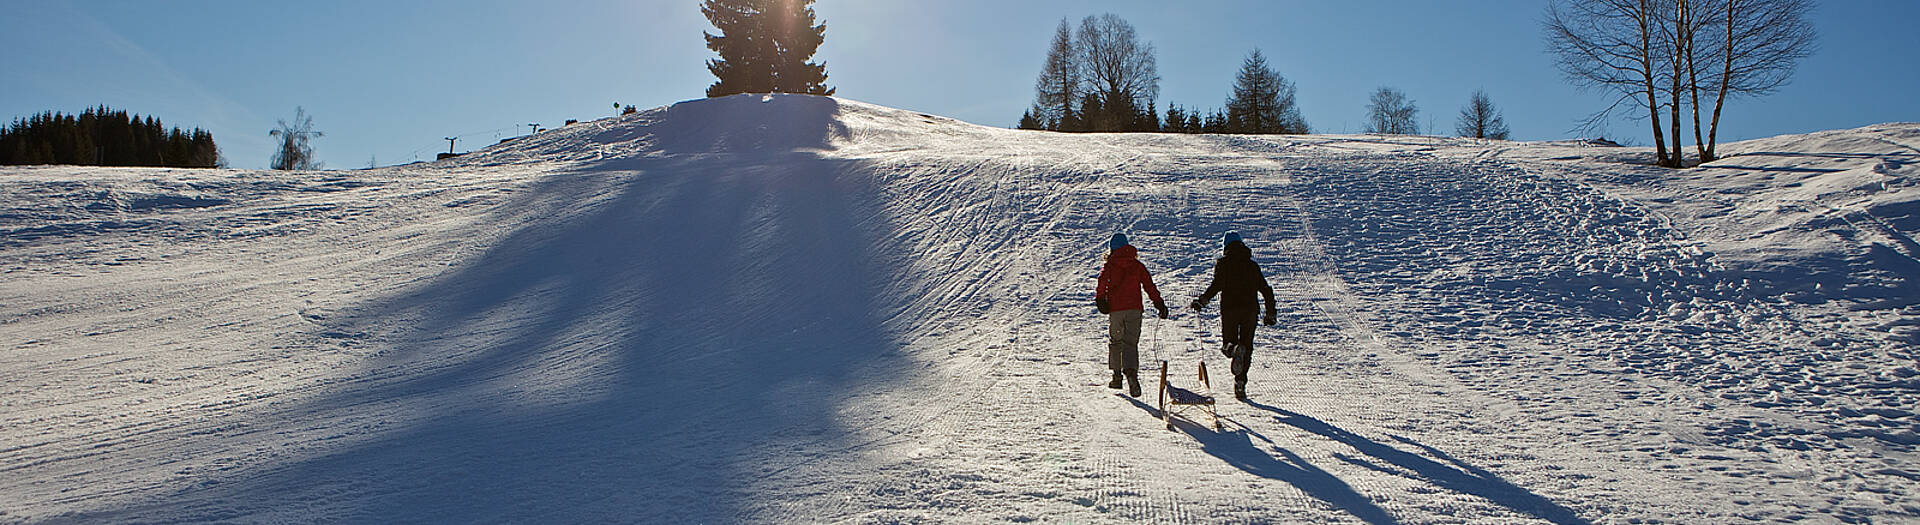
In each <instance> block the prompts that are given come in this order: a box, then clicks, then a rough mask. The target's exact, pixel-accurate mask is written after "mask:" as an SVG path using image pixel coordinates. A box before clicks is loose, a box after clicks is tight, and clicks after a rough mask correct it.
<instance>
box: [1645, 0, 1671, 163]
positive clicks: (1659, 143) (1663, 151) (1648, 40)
mask: <svg viewBox="0 0 1920 525" xmlns="http://www.w3.org/2000/svg"><path fill="white" fill-rule="evenodd" d="M1640 7H1641V9H1640V12H1639V13H1638V15H1639V17H1640V20H1639V22H1640V57H1639V58H1640V65H1641V67H1640V77H1641V82H1642V84H1643V85H1644V86H1645V88H1646V92H1647V120H1649V121H1651V122H1652V123H1653V157H1654V162H1655V163H1656V164H1659V165H1661V166H1667V165H1669V164H1668V162H1667V137H1666V136H1665V135H1663V134H1661V132H1660V100H1659V99H1660V83H1658V82H1654V80H1653V67H1654V65H1653V64H1654V63H1653V30H1654V28H1653V26H1652V24H1653V9H1652V6H1650V5H1649V2H1648V1H1647V0H1641V2H1640Z"/></svg>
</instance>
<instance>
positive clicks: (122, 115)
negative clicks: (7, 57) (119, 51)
mask: <svg viewBox="0 0 1920 525" xmlns="http://www.w3.org/2000/svg"><path fill="white" fill-rule="evenodd" d="M0 164H8V165H18V164H72V165H84V166H156V167H169V168H214V167H220V166H222V165H223V164H225V163H224V162H223V159H221V158H220V147H219V146H218V145H216V144H214V142H213V133H211V132H208V131H207V130H203V129H200V128H194V129H193V130H192V131H186V130H182V129H180V128H177V127H176V128H173V129H170V130H169V129H167V128H166V127H165V126H162V125H161V123H160V119H156V118H153V117H152V116H148V117H144V118H143V117H141V116H139V115H130V114H128V113H127V112H125V111H119V110H114V109H111V108H108V107H106V106H100V107H96V108H90V109H88V110H86V111H85V112H82V113H80V114H79V115H77V116H76V115H67V114H62V113H55V112H51V111H49V112H46V113H41V114H38V115H34V116H32V117H28V118H24V119H19V120H16V121H14V123H13V125H10V126H7V127H6V128H5V129H3V130H0Z"/></svg>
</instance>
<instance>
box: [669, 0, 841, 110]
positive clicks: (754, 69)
mask: <svg viewBox="0 0 1920 525" xmlns="http://www.w3.org/2000/svg"><path fill="white" fill-rule="evenodd" d="M812 4H813V0H706V2H705V3H703V4H701V6H700V12H701V13H702V14H705V15H706V16H707V20H708V21H711V22H713V27H714V28H716V29H719V30H720V35H718V36H715V35H714V34H712V33H703V34H705V35H706V37H707V49H711V50H713V51H714V52H715V53H719V54H720V58H717V59H711V60H708V61H707V71H710V72H712V73H713V76H715V77H717V78H719V79H720V80H718V81H716V82H714V83H713V85H711V86H707V96H708V97H724V96H727V95H736V94H740V93H804V94H808V95H829V96H830V95H833V92H834V88H830V87H827V85H826V82H827V65H826V64H823V63H814V62H808V61H807V60H808V59H810V58H812V57H813V53H814V51H815V50H816V49H818V48H819V47H820V43H821V42H822V41H825V40H826V35H827V25H826V24H825V23H820V24H815V23H814V17H813V7H811V6H812Z"/></svg>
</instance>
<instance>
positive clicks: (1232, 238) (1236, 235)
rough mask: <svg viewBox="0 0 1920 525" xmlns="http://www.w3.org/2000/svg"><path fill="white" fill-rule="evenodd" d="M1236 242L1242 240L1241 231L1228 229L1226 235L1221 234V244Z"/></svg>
mask: <svg viewBox="0 0 1920 525" xmlns="http://www.w3.org/2000/svg"><path fill="white" fill-rule="evenodd" d="M1236 242H1240V232H1237V231H1233V230H1227V234H1226V235H1222V236H1220V244H1222V245H1227V244H1233V243H1236Z"/></svg>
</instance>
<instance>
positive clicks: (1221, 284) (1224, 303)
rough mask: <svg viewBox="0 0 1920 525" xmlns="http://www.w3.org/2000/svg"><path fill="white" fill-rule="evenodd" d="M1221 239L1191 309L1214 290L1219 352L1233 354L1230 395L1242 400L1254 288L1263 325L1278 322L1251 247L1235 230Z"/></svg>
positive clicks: (1256, 311)
mask: <svg viewBox="0 0 1920 525" xmlns="http://www.w3.org/2000/svg"><path fill="white" fill-rule="evenodd" d="M1222 239H1223V240H1224V241H1225V242H1226V245H1227V246H1226V255H1224V256H1221V257H1220V260H1218V261H1215V262H1214V263H1213V284H1209V285H1207V292H1206V293H1204V294H1201V295H1200V298H1198V299H1194V300H1193V305H1192V306H1193V309H1194V310H1195V311H1199V310H1201V309H1204V308H1206V307H1207V302H1209V301H1212V300H1213V295H1214V294H1220V334H1221V335H1220V337H1221V339H1222V340H1223V341H1225V342H1224V343H1223V344H1221V346H1220V353H1223V354H1226V355H1227V357H1230V358H1233V397H1235V398H1237V399H1240V400H1242V401H1244V400H1246V399H1247V368H1248V367H1249V366H1251V365H1252V364H1253V328H1254V324H1253V322H1254V316H1256V315H1259V313H1260V306H1259V305H1258V304H1256V303H1254V298H1253V294H1254V292H1259V293H1260V295H1263V296H1265V297H1266V299H1267V318H1266V322H1267V326H1273V325H1274V323H1276V322H1278V319H1277V317H1278V314H1277V313H1276V312H1275V311H1274V306H1273V287H1272V286H1269V285H1267V276H1266V275H1265V274H1262V273H1261V272H1260V265H1259V264H1257V263H1254V262H1253V250H1251V249H1248V248H1247V244H1246V243H1244V242H1241V241H1240V233H1239V232H1235V231H1228V232H1227V234H1226V235H1225V236H1224V237H1223V238H1222Z"/></svg>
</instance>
